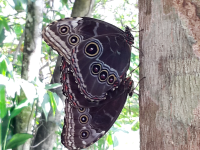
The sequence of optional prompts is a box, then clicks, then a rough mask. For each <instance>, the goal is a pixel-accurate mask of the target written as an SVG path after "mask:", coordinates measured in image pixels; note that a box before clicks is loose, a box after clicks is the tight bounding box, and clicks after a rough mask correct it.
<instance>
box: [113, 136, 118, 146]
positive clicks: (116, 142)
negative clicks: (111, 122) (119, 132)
mask: <svg viewBox="0 0 200 150" xmlns="http://www.w3.org/2000/svg"><path fill="white" fill-rule="evenodd" d="M118 145H119V141H118V139H117V137H116V136H114V141H113V147H116V146H118Z"/></svg>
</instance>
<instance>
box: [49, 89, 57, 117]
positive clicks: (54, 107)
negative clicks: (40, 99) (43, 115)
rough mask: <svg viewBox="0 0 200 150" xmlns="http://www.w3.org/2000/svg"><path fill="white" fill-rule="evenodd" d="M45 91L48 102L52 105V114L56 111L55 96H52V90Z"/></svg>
mask: <svg viewBox="0 0 200 150" xmlns="http://www.w3.org/2000/svg"><path fill="white" fill-rule="evenodd" d="M47 93H48V94H49V98H50V104H51V107H52V109H53V114H54V115H55V113H56V108H57V104H56V100H55V98H54V95H53V92H51V91H47Z"/></svg>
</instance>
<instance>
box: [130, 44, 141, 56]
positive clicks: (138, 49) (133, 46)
mask: <svg viewBox="0 0 200 150" xmlns="http://www.w3.org/2000/svg"><path fill="white" fill-rule="evenodd" d="M131 47H134V48H135V49H137V50H138V51H139V52H141V53H142V56H144V54H143V52H142V51H141V50H140V49H139V48H137V47H135V46H133V45H132V46H131Z"/></svg>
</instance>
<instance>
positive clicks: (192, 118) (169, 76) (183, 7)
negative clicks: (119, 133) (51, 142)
mask: <svg viewBox="0 0 200 150" xmlns="http://www.w3.org/2000/svg"><path fill="white" fill-rule="evenodd" d="M199 8H200V2H199V1H197V0H196V1H195V0H193V1H192V0H187V1H186V0H162V1H161V0H139V24H140V30H141V29H144V31H142V32H140V40H139V41H140V49H141V50H142V52H143V54H144V55H140V63H141V66H140V78H142V77H146V78H145V79H144V80H142V81H141V83H140V99H139V101H140V149H141V150H199V148H200V119H199V117H200V101H199V99H200V61H199V58H198V57H199V56H200V55H199V54H200V44H199V43H200V42H199V41H200V19H199V16H198V14H199V11H200V9H199Z"/></svg>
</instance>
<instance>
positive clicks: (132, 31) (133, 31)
mask: <svg viewBox="0 0 200 150" xmlns="http://www.w3.org/2000/svg"><path fill="white" fill-rule="evenodd" d="M141 31H144V29H141V30H139V31H133V30H131V32H141Z"/></svg>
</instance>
